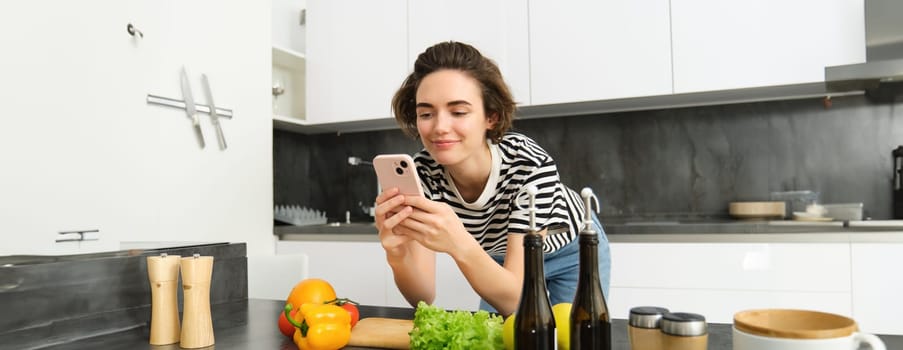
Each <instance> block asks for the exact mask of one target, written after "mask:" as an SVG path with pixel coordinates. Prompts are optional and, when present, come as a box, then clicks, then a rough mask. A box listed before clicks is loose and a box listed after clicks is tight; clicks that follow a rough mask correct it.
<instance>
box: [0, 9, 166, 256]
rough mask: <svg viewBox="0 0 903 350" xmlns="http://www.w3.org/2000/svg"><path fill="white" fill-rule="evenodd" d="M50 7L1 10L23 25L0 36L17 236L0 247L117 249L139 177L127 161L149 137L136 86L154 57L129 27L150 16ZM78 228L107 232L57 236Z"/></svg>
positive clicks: (12, 24)
mask: <svg viewBox="0 0 903 350" xmlns="http://www.w3.org/2000/svg"><path fill="white" fill-rule="evenodd" d="M51 3H53V6H52V8H53V10H49V9H48V6H47V5H48V4H47V2H46V1H45V2H29V3H23V4H17V5H16V6H15V10H13V9H6V10H0V13H2V14H0V21H2V22H3V23H4V28H15V29H14V30H12V29H11V30H3V31H2V33H0V36H2V40H0V41H2V42H3V43H4V47H5V49H4V52H6V54H5V55H4V64H3V65H2V66H0V76H3V83H0V87H2V88H0V89H2V94H3V96H5V98H4V103H3V107H2V108H3V115H4V117H3V120H4V123H3V124H4V126H3V127H2V128H0V148H2V149H4V150H5V151H4V152H2V153H3V155H2V156H0V157H2V158H3V160H2V163H3V167H4V171H3V173H4V174H3V175H2V178H3V180H2V181H0V193H3V196H2V198H0V208H2V209H0V212H2V214H0V215H2V216H3V218H2V219H0V232H2V233H0V234H2V235H8V236H7V237H8V238H9V239H8V243H4V244H3V248H0V249H2V250H5V253H8V254H74V253H87V252H94V251H99V250H109V249H115V248H118V238H117V237H116V236H117V233H118V232H122V230H123V229H124V224H125V223H124V222H123V220H124V218H125V217H127V216H128V210H129V207H127V206H123V205H122V204H123V202H124V200H125V199H126V198H127V197H128V196H129V191H128V190H129V186H128V185H129V180H128V178H129V176H130V175H132V173H131V169H130V167H129V166H128V165H127V164H125V163H124V162H123V161H122V159H123V158H124V157H129V156H137V154H129V153H128V152H126V151H125V150H127V149H130V148H131V147H132V146H133V145H135V144H136V143H138V142H141V141H145V140H147V138H145V137H143V136H142V135H136V134H137V133H135V132H134V131H135V130H141V129H142V126H143V125H142V124H143V123H142V122H141V121H140V120H133V119H132V118H135V117H136V116H137V115H138V114H139V109H140V108H141V107H143V96H142V95H141V94H140V91H141V87H142V84H141V83H137V84H136V83H134V82H144V81H145V79H144V76H143V73H142V70H143V69H148V68H149V67H148V63H149V62H148V60H147V59H146V58H145V57H143V56H142V55H140V54H135V53H134V51H135V50H136V47H135V46H136V40H135V39H134V38H132V37H131V36H129V35H128V34H127V32H126V26H127V23H129V22H130V21H134V22H135V23H136V24H137V25H142V26H143V25H150V23H149V22H150V18H148V17H146V16H144V15H143V14H141V13H138V11H133V8H132V6H129V5H128V4H127V3H124V2H117V1H92V2H86V3H78V4H76V3H71V2H65V1H52V2H51ZM2 6H3V7H11V6H12V5H2ZM74 14H104V15H74ZM142 29H149V28H142ZM136 67H140V68H141V69H140V70H136V69H134V68H136ZM136 93H137V94H136ZM135 101H138V103H137V104H136V103H133V102H135ZM132 128H135V129H132ZM76 230H100V232H98V233H93V234H92V235H93V236H94V237H93V238H95V239H97V240H91V241H84V242H60V243H57V242H56V240H57V239H58V238H73V236H74V235H69V236H67V237H58V235H57V232H61V231H76ZM4 241H7V239H4ZM0 254H2V252H0Z"/></svg>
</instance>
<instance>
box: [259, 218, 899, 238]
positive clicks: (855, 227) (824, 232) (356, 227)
mask: <svg viewBox="0 0 903 350" xmlns="http://www.w3.org/2000/svg"><path fill="white" fill-rule="evenodd" d="M602 226H603V227H604V229H605V233H606V234H607V235H608V239H609V241H611V242H620V243H627V242H774V243H780V242H787V243H790V242H794V243H796V242H898V243H899V242H903V220H883V221H846V222H844V221H831V222H806V221H792V220H774V221H743V220H718V219H714V220H691V221H680V220H675V221H663V220H636V221H626V220H609V221H606V220H604V219H603V220H602ZM273 233H274V234H275V235H277V236H278V237H279V239H281V240H288V241H358V242H368V241H372V242H376V241H378V240H379V238H378V237H377V230H376V227H375V226H374V225H373V223H352V224H340V225H336V224H327V225H312V226H275V227H274V229H273Z"/></svg>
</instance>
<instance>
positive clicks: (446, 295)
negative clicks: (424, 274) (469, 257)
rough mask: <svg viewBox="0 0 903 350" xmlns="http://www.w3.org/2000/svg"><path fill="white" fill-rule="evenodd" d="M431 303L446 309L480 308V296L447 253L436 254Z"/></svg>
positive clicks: (474, 309)
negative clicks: (433, 291)
mask: <svg viewBox="0 0 903 350" xmlns="http://www.w3.org/2000/svg"><path fill="white" fill-rule="evenodd" d="M433 304H435V305H438V306H439V307H441V308H443V309H448V310H470V311H476V310H478V309H479V308H480V296H479V295H478V294H477V292H475V291H474V290H473V287H471V286H470V282H468V281H467V279H466V278H465V277H464V274H462V273H461V269H459V268H458V265H457V264H456V263H455V260H454V259H452V258H451V256H449V255H448V254H436V300H434V301H433Z"/></svg>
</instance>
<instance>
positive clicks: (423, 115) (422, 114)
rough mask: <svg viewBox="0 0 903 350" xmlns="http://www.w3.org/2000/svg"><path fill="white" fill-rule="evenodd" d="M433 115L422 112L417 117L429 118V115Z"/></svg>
mask: <svg viewBox="0 0 903 350" xmlns="http://www.w3.org/2000/svg"><path fill="white" fill-rule="evenodd" d="M432 116H433V114H432V113H420V114H418V115H417V118H420V119H426V118H429V117H432Z"/></svg>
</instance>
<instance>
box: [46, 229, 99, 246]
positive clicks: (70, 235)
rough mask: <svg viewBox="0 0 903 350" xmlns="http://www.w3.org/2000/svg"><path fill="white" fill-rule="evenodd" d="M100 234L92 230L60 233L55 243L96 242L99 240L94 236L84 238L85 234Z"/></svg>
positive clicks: (96, 230)
mask: <svg viewBox="0 0 903 350" xmlns="http://www.w3.org/2000/svg"><path fill="white" fill-rule="evenodd" d="M97 232H100V230H98V229H93V230H76V231H60V232H59V233H58V236H57V239H56V242H57V243H60V242H82V241H96V240H99V239H100V238H98V237H97V236H95V235H91V236H89V237H85V234H86V233H97Z"/></svg>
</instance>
